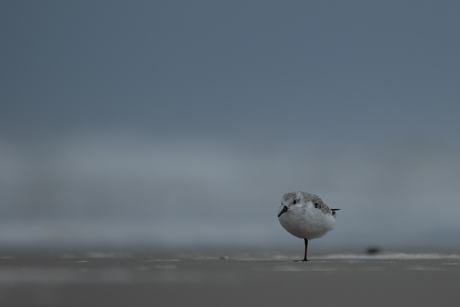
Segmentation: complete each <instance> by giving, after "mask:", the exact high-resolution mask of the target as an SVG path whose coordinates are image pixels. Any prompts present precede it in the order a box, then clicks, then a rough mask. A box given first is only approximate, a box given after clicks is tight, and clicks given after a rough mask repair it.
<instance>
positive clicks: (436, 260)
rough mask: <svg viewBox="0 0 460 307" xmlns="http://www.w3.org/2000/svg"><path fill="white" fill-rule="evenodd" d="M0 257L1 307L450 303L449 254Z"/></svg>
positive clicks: (457, 276)
mask: <svg viewBox="0 0 460 307" xmlns="http://www.w3.org/2000/svg"><path fill="white" fill-rule="evenodd" d="M293 257H295V255H294V256H293V255H270V254H264V255H262V256H261V255H255V254H254V255H251V254H247V253H241V254H235V255H215V254H213V255H206V254H198V253H194V254H176V255H164V254H149V253H139V254H137V253H107V252H91V253H80V254H78V253H61V254H46V255H44V254H41V255H31V254H27V255H25V254H2V255H1V256H0V305H1V306H185V305H187V306H235V305H236V304H238V305H258V306H282V305H286V304H294V305H296V306H306V305H315V306H328V305H332V304H334V305H337V304H340V305H344V306H389V305H391V306H433V305H434V304H439V303H442V304H443V305H444V304H445V305H453V304H454V303H457V302H458V300H459V298H460V293H459V291H458V285H459V284H460V256H458V255H457V254H448V255H439V254H383V255H376V256H366V255H356V254H355V255H353V254H344V255H323V256H316V257H315V256H312V257H311V261H309V262H307V263H304V262H295V261H293V260H292V259H293Z"/></svg>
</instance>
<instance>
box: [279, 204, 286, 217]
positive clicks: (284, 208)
mask: <svg viewBox="0 0 460 307" xmlns="http://www.w3.org/2000/svg"><path fill="white" fill-rule="evenodd" d="M286 211H288V207H286V206H284V207H283V209H282V210H281V211H280V213H278V217H280V216H281V215H283V213H284V212H286Z"/></svg>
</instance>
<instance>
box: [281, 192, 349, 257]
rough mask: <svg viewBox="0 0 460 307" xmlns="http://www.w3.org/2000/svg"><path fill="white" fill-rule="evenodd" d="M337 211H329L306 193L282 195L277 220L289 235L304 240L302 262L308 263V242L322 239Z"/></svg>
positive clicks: (314, 197) (318, 199)
mask: <svg viewBox="0 0 460 307" xmlns="http://www.w3.org/2000/svg"><path fill="white" fill-rule="evenodd" d="M337 210H340V209H329V207H328V206H327V205H326V204H325V203H324V202H323V201H322V200H321V198H319V197H318V196H317V195H315V194H309V193H306V192H290V193H286V194H284V196H283V199H282V200H281V206H280V208H279V210H278V220H279V221H280V224H281V226H283V228H284V229H286V230H287V232H289V233H290V234H291V235H293V236H296V237H298V238H301V239H304V241H305V254H304V257H303V260H302V261H308V259H307V247H308V240H311V239H316V238H319V237H322V236H324V235H325V234H326V233H327V232H328V231H330V230H332V229H333V228H334V224H335V211H337Z"/></svg>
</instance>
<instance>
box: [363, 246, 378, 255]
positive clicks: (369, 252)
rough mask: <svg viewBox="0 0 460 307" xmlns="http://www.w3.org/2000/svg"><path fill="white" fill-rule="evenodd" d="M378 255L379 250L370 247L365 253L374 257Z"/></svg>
mask: <svg viewBox="0 0 460 307" xmlns="http://www.w3.org/2000/svg"><path fill="white" fill-rule="evenodd" d="M378 253H380V248H378V247H370V248H368V249H367V251H366V254H368V255H376V254H378Z"/></svg>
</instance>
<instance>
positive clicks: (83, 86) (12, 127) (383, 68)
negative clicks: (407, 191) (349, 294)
mask: <svg viewBox="0 0 460 307" xmlns="http://www.w3.org/2000/svg"><path fill="white" fill-rule="evenodd" d="M459 14H460V3H458V2H457V1H379V2H377V1H76V2H69V1H1V3H0V28H1V30H0V39H1V41H2V44H1V47H0V52H1V69H0V80H1V84H2V89H1V92H0V95H1V96H0V99H1V112H0V127H1V129H2V132H3V133H6V134H8V133H19V134H20V135H24V134H28V133H30V132H32V131H34V132H37V129H38V131H42V129H43V130H44V131H53V130H54V131H56V130H58V131H61V132H62V131H74V130H78V129H81V128H88V127H89V128H97V129H115V128H116V129H119V130H124V129H129V130H138V131H142V132H145V133H155V134H167V135H182V136H183V135H201V136H203V135H219V136H236V137H239V136H244V137H248V136H249V137H252V136H277V137H283V138H284V137H301V138H323V137H326V138H362V137H363V138H371V139H372V138H378V137H392V136H394V135H401V134H402V135H405V134H408V135H414V134H418V135H430V136H443V137H457V136H458V133H459V131H460V121H458V120H457V115H458V113H459V110H460V104H459V103H458V97H459V96H460V87H459V86H458V80H459V79H460V61H459V60H458V55H459V54H460V40H459V39H458V33H460V21H459V19H458V16H459Z"/></svg>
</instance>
